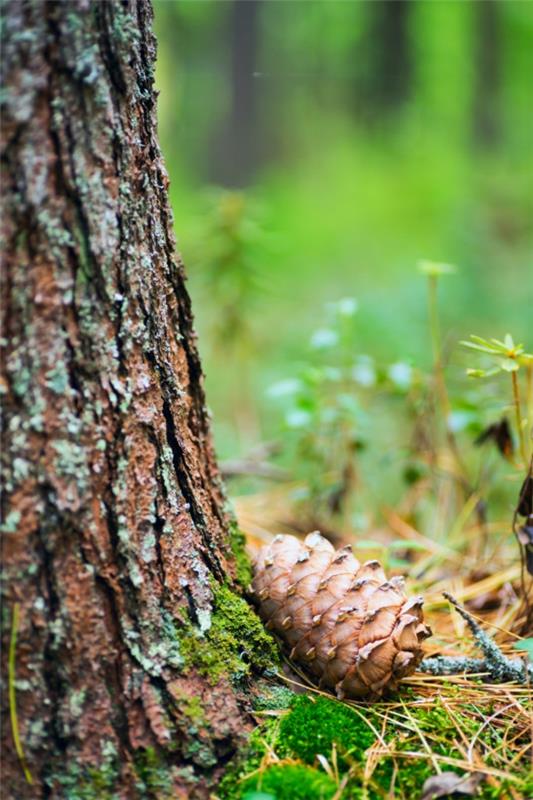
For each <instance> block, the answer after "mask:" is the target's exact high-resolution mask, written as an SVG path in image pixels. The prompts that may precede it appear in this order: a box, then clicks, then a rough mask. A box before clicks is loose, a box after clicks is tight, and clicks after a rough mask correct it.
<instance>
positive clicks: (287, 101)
mask: <svg viewBox="0 0 533 800" xmlns="http://www.w3.org/2000/svg"><path fill="white" fill-rule="evenodd" d="M155 22H156V33H157V36H158V39H159V62H158V71H157V81H158V84H159V87H160V89H161V96H160V102H159V114H160V134H161V139H162V145H163V151H164V153H165V157H166V162H167V166H168V169H169V172H170V177H171V181H172V184H171V198H172V202H173V206H174V211H175V217H176V227H177V233H178V236H179V239H180V244H181V248H182V252H183V255H184V259H185V263H186V264H187V267H188V272H189V277H190V288H191V291H192V295H193V300H194V308H195V310H196V315H197V323H198V328H199V332H200V349H201V351H202V355H203V363H204V367H205V371H206V374H207V396H208V399H209V402H210V405H211V407H212V409H213V411H214V420H215V432H216V438H217V444H218V449H219V453H220V455H221V457H222V458H223V459H227V458H232V459H233V458H237V457H242V456H244V455H246V454H247V453H248V452H249V451H250V449H252V448H253V447H254V446H256V445H257V444H258V443H260V442H268V441H270V440H271V439H272V437H275V436H276V435H277V434H279V432H280V430H281V428H282V426H283V425H285V424H286V418H285V416H283V414H282V413H281V412H280V411H279V410H278V406H277V404H276V402H275V400H274V399H273V397H272V395H271V394H269V391H268V390H269V387H271V386H272V385H274V384H277V383H278V382H279V381H283V380H290V379H293V378H294V377H295V376H296V377H298V376H299V379H301V375H302V374H303V373H305V374H308V372H307V373H306V369H307V367H308V366H309V357H310V356H309V352H310V351H309V343H310V341H311V340H312V338H313V333H314V332H316V331H315V329H316V328H317V327H319V328H320V327H321V326H322V325H323V323H324V320H325V318H326V317H327V312H325V311H324V305H325V303H326V302H327V301H331V302H338V301H340V300H341V299H342V298H346V297H348V298H350V297H355V298H357V301H358V312H357V320H356V324H355V326H354V330H353V334H352V340H351V345H350V347H351V349H352V351H353V357H354V359H355V361H357V359H358V358H359V359H360V357H363V360H364V358H365V357H367V358H370V357H371V358H372V359H373V360H375V361H376V363H377V364H379V363H381V364H383V365H385V366H384V367H383V369H388V368H389V367H387V366H386V365H391V364H392V365H394V364H396V363H399V364H400V366H401V367H402V365H403V366H404V367H406V368H410V367H409V365H415V366H416V368H417V369H420V370H422V371H424V370H428V371H429V370H430V368H431V360H432V354H431V341H430V335H429V329H428V325H427V316H428V314H427V307H426V297H425V292H426V287H425V284H424V281H423V280H422V279H421V278H420V276H419V275H417V273H416V269H415V265H416V263H417V262H418V260H419V259H420V258H424V257H427V258H431V259H435V260H436V261H445V262H452V263H454V264H457V265H458V267H459V272H458V274H457V275H456V276H453V277H451V278H450V279H449V280H446V281H444V282H443V283H442V286H441V287H440V289H439V292H440V308H441V315H442V320H441V324H442V328H443V330H444V331H446V332H447V333H446V335H445V337H444V341H443V348H444V358H445V361H446V364H447V369H448V373H450V372H452V373H453V372H454V370H453V369H452V370H450V364H451V365H452V366H455V367H456V369H455V373H457V374H464V371H463V369H462V367H463V366H464V358H465V357H464V355H463V354H461V352H460V348H455V347H452V344H454V343H455V342H456V341H457V340H459V339H462V338H465V337H467V336H468V335H469V334H470V333H471V332H474V331H475V332H476V333H480V334H481V335H489V334H490V335H493V336H500V338H501V337H503V335H504V334H505V333H506V332H507V331H508V330H510V331H512V332H513V335H514V336H515V338H516V339H517V340H519V341H525V342H526V343H527V335H528V333H529V332H530V331H529V330H528V323H529V328H530V321H531V307H532V304H533V278H532V274H533V265H532V260H533V258H532V253H533V224H532V221H533V202H532V199H533V193H532V191H531V186H532V185H533V158H532V154H531V141H532V134H533V113H532V96H531V87H532V77H531V76H532V75H533V48H532V47H531V42H532V36H533V4H531V3H523V2H518V1H517V2H515V0H508V1H507V2H497V1H496V2H462V3H457V2H446V1H444V2H435V3H426V2H417V0H412V1H410V2H404V0H401V1H399V2H397V1H394V0H392V1H390V0H386V1H385V2H337V0H316V1H314V0H311V1H310V2H306V3H305V4H303V3H301V2H293V1H292V0H285V2H260V1H259V0H254V1H253V2H242V1H236V2H235V1H234V2H210V1H209V0H208V1H207V2H173V1H169V0H166V1H165V2H157V0H156V3H155ZM207 187H210V188H209V191H206V189H207ZM213 187H219V188H220V192H219V193H218V194H217V193H216V192H215V193H213ZM235 190H239V194H235ZM223 220H225V222H224V221H223ZM252 231H254V233H253V234H252V233H251V232H252ZM258 231H261V233H260V236H259V234H258V233H257V232H258ZM207 253H209V254H210V255H206V254H207ZM239 340H240V343H239ZM344 346H346V345H344ZM529 346H531V345H530V343H529ZM312 350H313V347H311V351H312ZM366 354H370V355H366ZM314 358H315V357H314V356H312V358H311V362H312V363H313V359H314ZM334 360H335V359H334V358H333V360H332V363H333V362H334ZM302 371H303V372H302ZM378 372H379V369H378ZM326 380H327V377H326ZM378 384H379V381H378V383H377V384H376V385H378ZM320 385H322V384H320ZM328 385H329V384H328ZM472 391H473V390H472V389H471V388H469V389H462V390H461V392H460V393H459V394H460V396H459V395H458V396H457V397H456V398H455V399H454V398H452V401H453V402H452V405H453V408H452V411H453V414H454V415H455V416H454V420H455V422H456V423H457V424H459V422H458V420H459V419H462V420H463V422H464V424H465V425H467V423H466V422H465V420H466V419H467V417H468V419H469V420H470V422H468V425H470V424H471V422H472V417H473V416H475V414H474V411H473V409H475V408H478V407H479V402H480V401H479V398H478V397H477V396H476V398H473V397H472ZM313 392H314V393H315V395H316V397H318V396H320V397H322V396H323V394H321V392H322V390H321V389H320V391H319V390H318V389H313ZM317 392H318V394H317ZM328 392H329V389H328ZM485 392H486V394H485V399H484V400H483V401H482V403H481V411H482V412H483V413H485V412H486V415H487V416H488V417H490V415H491V414H492V415H494V413H495V410H494V398H492V400H491V396H490V389H489V390H485ZM389 394H390V393H389ZM452 394H453V391H452ZM316 397H315V400H316ZM337 400H338V398H337V399H336V400H335V402H334V405H335V407H337V405H338V402H337ZM317 402H318V401H317ZM328 403H329V400H328V401H327V402H326V405H328ZM491 403H492V405H491ZM370 406H371V408H369V409H368V413H369V414H370V419H369V421H367V422H366V423H365V424H366V426H367V428H368V429H369V431H371V432H372V437H371V438H372V442H373V443H374V444H373V446H369V447H367V448H366V449H365V451H364V452H363V453H362V454H361V455H359V454H358V455H357V459H359V458H360V457H361V458H363V459H364V460H365V461H364V463H365V470H364V473H365V475H366V476H369V480H370V483H371V484H373V490H374V492H376V493H377V495H378V496H379V497H380V498H381V499H382V500H383V499H384V495H386V499H387V501H388V502H391V503H392V502H394V500H395V496H396V493H397V489H396V488H395V486H396V484H395V480H396V477H397V475H398V474H399V473H400V472H401V469H400V468H399V467H398V464H397V463H394V464H393V465H392V467H390V469H391V473H390V474H391V476H392V477H391V480H390V481H389V480H386V481H385V482H384V481H383V477H384V475H387V474H388V473H387V472H386V471H385V473H384V472H383V468H384V467H383V460H384V458H385V456H384V453H385V454H386V457H388V458H389V461H391V460H392V461H394V458H393V456H392V455H391V453H392V452H393V446H396V447H397V448H398V452H400V451H401V448H402V447H403V448H408V447H409V436H410V429H409V433H408V432H406V430H405V426H404V422H403V417H402V415H401V413H399V411H398V409H399V406H398V403H397V402H396V403H395V401H394V400H393V399H392V398H391V396H389V395H387V397H385V396H384V397H383V398H382V400H381V401H380V402H377V403H376V402H371V403H370ZM286 411H287V410H286ZM287 413H289V412H288V411H287ZM313 413H314V412H313ZM346 413H347V412H346V411H343V413H342V414H340V413H339V419H343V420H345V419H346ZM378 413H379V415H380V416H379V418H378V417H377V416H376V415H377V414H378ZM476 413H477V412H476ZM461 415H462V416H461ZM469 415H470V416H469ZM343 424H344V423H343ZM350 424H351V423H350ZM454 424H455V423H454ZM461 424H462V423H461ZM476 425H477V429H478V432H479V425H481V421H480V420H478V422H477V423H476ZM357 429H358V433H357V436H356V437H355V438H356V439H357V441H359V439H358V437H359V433H360V432H361V421H360V420H359V421H358V422H357ZM326 434H327V431H326ZM327 435H329V434H327ZM472 435H473V433H472ZM350 441H351V440H350ZM354 441H355V440H354ZM347 446H348V445H347ZM358 446H359V445H358ZM350 448H352V445H351V444H350V445H349V446H348V452H349V453H352V452H355V451H353V448H352V449H350ZM307 452H309V450H307ZM373 454H374V455H373ZM351 459H352V456H351V455H350V456H349V459H348V461H344V462H343V459H340V461H339V464H338V469H339V470H340V471H341V470H342V463H345V466H346V464H347V463H351ZM372 459H374V460H372ZM346 469H347V467H346ZM349 471H350V470H348V472H349ZM372 475H374V476H375V478H374V479H372ZM378 476H379V480H378ZM350 480H351V481H352V482H353V478H350ZM332 485H335V481H333V483H332ZM330 502H331V495H330Z"/></svg>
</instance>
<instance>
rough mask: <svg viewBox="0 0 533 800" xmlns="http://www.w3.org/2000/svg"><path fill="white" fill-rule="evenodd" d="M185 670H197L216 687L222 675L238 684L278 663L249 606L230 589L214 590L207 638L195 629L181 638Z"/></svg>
mask: <svg viewBox="0 0 533 800" xmlns="http://www.w3.org/2000/svg"><path fill="white" fill-rule="evenodd" d="M180 652H181V654H182V656H183V658H184V661H185V666H186V667H187V666H195V667H196V668H197V669H198V670H199V671H200V672H201V673H202V674H203V675H207V677H208V678H209V680H210V681H211V682H212V683H213V684H215V683H217V682H218V681H219V680H220V678H221V677H222V676H223V675H226V676H228V677H229V678H231V680H233V681H235V682H237V683H239V682H241V681H242V680H243V679H244V678H246V677H247V676H248V675H249V674H250V672H251V670H256V671H259V672H263V671H265V670H267V669H271V668H272V667H273V666H275V665H276V664H277V662H278V658H279V656H278V651H277V647H276V645H275V643H274V640H273V639H272V637H271V636H270V634H269V633H268V632H267V631H266V630H265V628H264V626H263V624H262V622H261V621H260V619H259V617H258V616H257V615H256V614H255V612H254V611H253V610H252V609H251V608H250V606H249V605H248V603H247V602H246V601H245V600H244V599H243V598H242V597H239V596H238V595H237V594H235V593H234V592H232V591H231V589H229V588H228V587H227V586H216V588H215V590H214V600H213V614H212V617H211V624H210V627H209V629H208V630H207V631H206V633H205V634H204V635H201V634H199V633H198V631H196V630H195V629H194V628H193V626H192V625H188V626H186V629H185V630H184V631H183V633H182V634H181V636H180Z"/></svg>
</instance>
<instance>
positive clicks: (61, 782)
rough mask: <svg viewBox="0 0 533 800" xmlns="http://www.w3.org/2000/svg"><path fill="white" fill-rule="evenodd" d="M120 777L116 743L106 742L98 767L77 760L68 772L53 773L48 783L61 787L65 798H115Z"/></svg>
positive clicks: (104, 799)
mask: <svg viewBox="0 0 533 800" xmlns="http://www.w3.org/2000/svg"><path fill="white" fill-rule="evenodd" d="M118 778H119V767H118V758H117V751H116V748H115V745H114V744H113V743H112V742H105V743H104V744H103V746H102V761H101V763H100V765H99V766H98V767H82V766H80V765H78V764H77V763H75V762H72V763H71V764H70V767H69V769H68V772H66V773H65V774H62V775H52V776H50V777H48V778H47V779H46V783H47V784H48V786H49V787H50V788H51V789H52V790H53V791H57V786H60V787H61V790H62V791H61V797H62V798H64V800H115V799H116V797H117V796H118V795H117V792H116V791H115V788H116V784H117V782H118Z"/></svg>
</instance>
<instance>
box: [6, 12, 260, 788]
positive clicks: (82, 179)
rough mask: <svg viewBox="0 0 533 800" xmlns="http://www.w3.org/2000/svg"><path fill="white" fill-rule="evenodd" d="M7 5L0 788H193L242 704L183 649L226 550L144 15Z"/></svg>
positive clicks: (240, 715) (217, 759) (234, 727)
mask: <svg viewBox="0 0 533 800" xmlns="http://www.w3.org/2000/svg"><path fill="white" fill-rule="evenodd" d="M244 5H247V4H244ZM4 14H5V32H4V35H5V40H4V47H3V60H4V69H5V76H4V80H5V85H6V87H7V94H6V97H7V100H6V106H5V108H4V113H3V148H2V154H3V155H2V159H3V191H4V197H5V205H4V215H3V217H4V220H3V221H4V244H3V248H4V254H5V261H4V271H3V288H2V296H3V301H4V304H5V308H4V315H3V320H4V333H3V336H4V339H3V340H2V341H3V344H4V345H5V354H4V359H3V386H2V390H3V400H4V409H5V417H6V419H5V429H4V442H3V452H2V459H3V467H4V484H3V485H4V494H3V503H4V513H3V567H4V587H3V607H4V615H3V645H4V646H3V676H4V684H3V688H4V691H3V698H4V700H3V703H4V707H3V711H4V714H5V716H4V726H3V737H4V741H3V756H4V768H3V781H4V792H6V795H5V796H6V797H13V798H15V797H16V798H26V797H28V798H40V797H54V798H63V797H83V798H86V797H89V796H90V797H93V796H94V797H102V798H103V797H124V798H134V797H155V796H161V797H162V796H172V797H185V796H196V795H198V796H204V794H205V793H206V791H207V790H206V789H205V786H206V785H207V783H208V782H209V781H210V780H211V781H212V780H213V779H216V775H217V772H216V771H217V764H220V763H222V762H223V761H224V760H225V759H227V758H228V757H229V754H231V752H232V751H233V750H234V748H235V744H236V742H237V741H238V738H239V735H240V734H241V733H242V731H243V729H244V728H245V727H246V725H247V722H246V720H247V716H246V713H245V710H244V707H243V703H244V701H243V699H242V697H241V696H240V695H238V694H237V693H236V691H235V690H234V689H233V688H232V686H231V685H230V682H229V680H228V679H227V678H226V677H224V675H222V676H221V677H220V678H219V679H218V681H217V682H216V683H215V685H212V683H213V681H211V682H210V681H209V680H208V679H207V677H204V676H203V674H201V670H200V671H199V670H198V669H196V668H195V667H194V666H193V667H189V668H188V669H184V667H183V663H184V658H183V654H182V653H180V650H179V644H178V643H179V636H180V633H182V632H183V631H184V630H185V631H189V633H190V632H191V630H192V631H197V630H198V629H199V628H204V629H207V628H208V626H209V614H210V612H211V610H212V605H213V593H214V591H215V589H216V585H217V583H216V582H218V584H219V585H220V584H221V583H222V582H223V581H224V580H227V581H230V582H231V581H232V580H233V577H232V576H233V572H234V561H233V559H232V556H231V550H230V541H229V540H230V529H229V523H228V519H227V517H226V516H225V514H224V511H223V508H224V497H223V493H222V490H221V488H220V484H219V478H218V472H217V467H216V464H215V461H214V457H213V452H212V448H211V439H210V434H209V429H208V423H207V412H206V408H205V401H204V394H203V390H202V383H201V368H200V362H199V359H198V353H197V350H196V345H195V341H194V331H193V327H192V317H191V309H190V304H189V298H188V295H187V292H186V289H185V286H184V275H183V270H182V267H181V264H180V263H179V261H178V260H177V258H176V253H175V247H174V239H173V234H172V219H171V211H170V208H169V205H168V200H167V191H166V189H167V176H166V173H165V169H164V166H163V163H162V159H161V154H160V151H159V146H158V142H157V133H156V123H155V95H154V90H153V66H154V58H155V41H154V38H153V36H152V33H151V17H152V12H151V7H150V4H149V2H148V0H127V2H117V1H116V0H108V1H106V0H99V2H92V3H91V2H89V0H69V2H60V3H52V2H42V1H41V2H37V3H36V2H22V0H11V2H8V3H7V4H5V5H4ZM243 102H246V99H245V98H242V99H241V100H239V105H238V108H239V113H242V105H241V103H243ZM17 611H18V615H19V623H18V631H17V630H14V616H16V612H17ZM188 626H189V627H188ZM191 635H192V634H191ZM11 636H13V637H14V638H13V644H12V652H13V654H14V666H15V674H16V681H15V682H14V683H13V670H11V677H10V678H8V677H6V674H7V671H8V670H7V658H8V655H7V653H8V647H9V641H10V637H11ZM199 641H200V642H201V640H199ZM198 646H201V645H198ZM8 682H9V683H10V684H11V688H12V689H13V690H14V691H15V697H16V708H17V711H18V728H19V732H20V739H21V743H22V749H23V751H24V755H25V760H26V763H27V765H28V768H29V770H30V772H31V775H32V778H33V785H31V786H30V785H29V784H28V783H27V782H26V780H25V779H24V776H23V772H22V768H21V763H20V760H19V757H18V756H17V754H16V752H15V746H14V743H13V738H12V735H11V723H12V722H13V721H14V720H13V713H11V723H10V713H9V710H8V707H7V706H8V701H7V694H8V692H7V684H8ZM191 697H192V698H193V700H194V702H197V703H198V704H199V706H200V707H201V708H202V709H204V708H205V719H204V721H203V722H202V724H201V725H200V724H199V723H198V719H196V724H192V723H191V716H194V715H192V710H191V708H192V707H191V706H190V703H191V702H192V701H191V700H190V698H191ZM187 704H189V705H187ZM202 713H203V712H202ZM155 765H157V769H156V766H155ZM143 781H144V783H143ZM158 781H159V784H158ZM193 782H194V785H195V786H196V789H195V790H194V791H193V790H192V789H191V788H190V787H191V786H192V785H193ZM158 785H159V789H160V791H159V794H158V791H157V786H158ZM142 786H144V787H145V788H144V789H143V788H142ZM98 787H100V788H98ZM139 787H141V788H139ZM146 787H148V788H146ZM91 791H93V794H90V792H91ZM76 792H78V793H76ZM83 792H85V793H83Z"/></svg>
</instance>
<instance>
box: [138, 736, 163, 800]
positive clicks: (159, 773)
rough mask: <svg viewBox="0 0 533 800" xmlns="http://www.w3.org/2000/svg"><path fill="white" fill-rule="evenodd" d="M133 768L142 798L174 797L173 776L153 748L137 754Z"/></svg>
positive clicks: (159, 798) (161, 798) (160, 798)
mask: <svg viewBox="0 0 533 800" xmlns="http://www.w3.org/2000/svg"><path fill="white" fill-rule="evenodd" d="M133 768H134V770H135V775H136V776H137V781H136V783H135V787H136V789H137V790H138V792H139V795H140V797H142V798H145V797H146V798H152V797H153V796H154V795H155V796H156V797H157V798H158V800H163V798H170V797H172V776H171V774H170V773H169V769H168V765H167V764H165V763H164V762H163V761H162V760H161V758H160V757H159V755H158V754H157V752H156V751H155V750H154V748H153V747H147V748H146V750H140V751H137V752H136V753H135V756H134V759H133Z"/></svg>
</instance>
